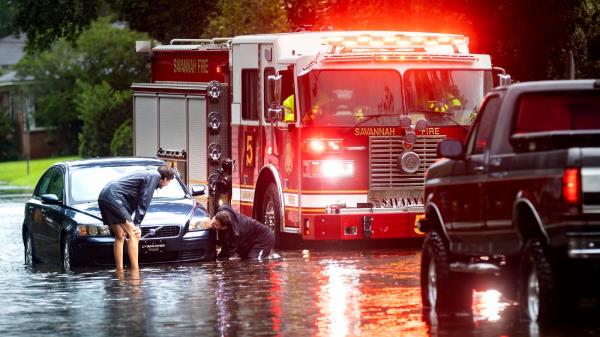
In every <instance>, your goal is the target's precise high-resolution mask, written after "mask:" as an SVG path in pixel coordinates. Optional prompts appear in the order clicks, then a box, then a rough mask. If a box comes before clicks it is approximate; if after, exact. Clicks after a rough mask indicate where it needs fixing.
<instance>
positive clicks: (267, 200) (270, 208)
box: [260, 183, 281, 248]
mask: <svg viewBox="0 0 600 337" xmlns="http://www.w3.org/2000/svg"><path fill="white" fill-rule="evenodd" d="M261 205H262V207H261V208H262V209H261V213H260V221H261V222H262V223H264V224H265V225H267V226H269V228H271V229H272V230H273V232H274V233H275V247H278V248H279V246H280V243H281V242H280V240H281V235H280V227H281V224H280V219H281V202H280V199H279V196H278V193H277V188H276V187H275V184H273V183H270V184H269V186H267V189H266V190H265V194H264V197H263V202H262V204H261Z"/></svg>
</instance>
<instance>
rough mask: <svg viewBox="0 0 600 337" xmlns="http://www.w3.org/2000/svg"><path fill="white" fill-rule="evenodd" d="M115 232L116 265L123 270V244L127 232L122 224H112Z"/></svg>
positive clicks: (114, 251)
mask: <svg viewBox="0 0 600 337" xmlns="http://www.w3.org/2000/svg"><path fill="white" fill-rule="evenodd" d="M110 227H111V228H112V231H113V233H114V234H115V245H114V247H113V254H114V255H115V266H116V267H117V270H123V244H124V243H125V232H124V231H123V229H122V227H121V225H120V224H117V225H112V226H110Z"/></svg>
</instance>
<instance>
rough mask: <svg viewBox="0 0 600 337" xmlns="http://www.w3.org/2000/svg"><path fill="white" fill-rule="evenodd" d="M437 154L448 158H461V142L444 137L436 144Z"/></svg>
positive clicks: (462, 151)
mask: <svg viewBox="0 0 600 337" xmlns="http://www.w3.org/2000/svg"><path fill="white" fill-rule="evenodd" d="M437 155H438V157H445V158H449V159H463V158H464V156H465V153H464V149H463V143H462V142H461V141H460V140H458V139H444V140H442V141H441V142H439V143H438V145H437Z"/></svg>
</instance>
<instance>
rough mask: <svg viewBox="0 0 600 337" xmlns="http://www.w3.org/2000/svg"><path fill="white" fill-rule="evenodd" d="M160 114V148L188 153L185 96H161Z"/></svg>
mask: <svg viewBox="0 0 600 337" xmlns="http://www.w3.org/2000/svg"><path fill="white" fill-rule="evenodd" d="M159 113H160V118H159V123H160V127H159V132H160V133H159V138H158V139H159V143H160V144H159V147H161V148H163V149H165V150H173V151H180V150H185V151H187V148H186V138H187V132H186V131H187V125H186V122H187V118H186V117H187V116H186V99H185V96H183V95H181V96H175V95H173V96H159Z"/></svg>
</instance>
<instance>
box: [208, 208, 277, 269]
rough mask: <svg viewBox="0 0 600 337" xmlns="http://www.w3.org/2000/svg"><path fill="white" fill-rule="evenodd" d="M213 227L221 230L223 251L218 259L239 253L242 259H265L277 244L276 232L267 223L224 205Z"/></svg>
mask: <svg viewBox="0 0 600 337" xmlns="http://www.w3.org/2000/svg"><path fill="white" fill-rule="evenodd" d="M211 225H212V227H213V228H215V229H216V230H218V231H219V240H220V241H221V243H222V245H221V251H220V252H219V255H218V256H217V259H226V258H229V257H231V256H232V255H233V254H235V253H237V254H238V255H239V256H240V258H242V259H251V260H257V261H263V260H266V259H268V258H269V255H270V254H271V250H272V249H273V246H274V245H275V234H273V231H272V230H271V229H270V228H269V227H268V226H266V225H264V224H262V223H260V222H258V221H256V220H254V219H252V218H250V217H248V216H245V215H242V214H240V213H238V212H236V211H234V210H233V208H231V206H229V205H223V206H221V207H219V208H218V209H217V212H216V213H215V216H214V217H213V219H212V223H211Z"/></svg>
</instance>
